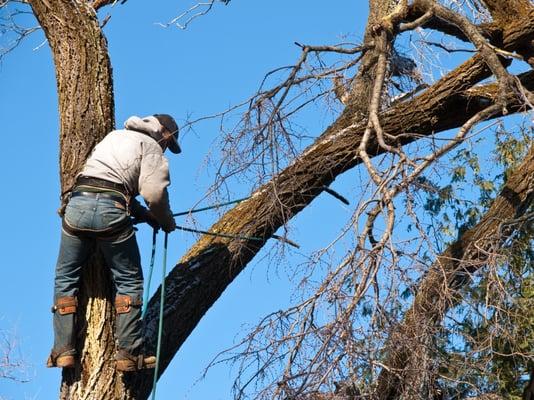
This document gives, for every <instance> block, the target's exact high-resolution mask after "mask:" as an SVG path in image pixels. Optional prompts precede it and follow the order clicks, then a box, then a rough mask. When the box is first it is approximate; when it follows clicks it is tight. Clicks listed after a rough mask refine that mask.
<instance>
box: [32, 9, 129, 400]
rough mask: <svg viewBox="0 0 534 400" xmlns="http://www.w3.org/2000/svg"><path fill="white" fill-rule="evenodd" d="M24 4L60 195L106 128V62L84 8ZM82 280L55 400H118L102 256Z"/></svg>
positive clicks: (109, 98)
mask: <svg viewBox="0 0 534 400" xmlns="http://www.w3.org/2000/svg"><path fill="white" fill-rule="evenodd" d="M30 5H31V7H32V9H33V13H34V14H35V16H36V17H37V19H38V21H39V24H40V25H41V27H42V28H43V30H44V32H45V34H46V37H47V39H48V42H49V44H50V48H51V49H52V54H53V58H54V64H55V70H56V80H57V92H58V101H59V116H60V179H61V192H62V193H64V192H65V191H67V190H68V189H70V188H71V186H72V184H73V183H74V178H75V177H76V174H77V173H78V172H79V170H80V168H81V167H82V166H83V165H84V162H85V160H86V158H87V157H88V155H89V154H90V152H91V150H92V149H93V147H94V146H95V145H96V144H97V143H98V142H99V141H100V140H101V139H102V138H103V137H104V136H105V135H106V134H107V133H108V132H110V131H111V130H112V129H113V126H114V120H115V118H114V102H113V82H112V71H111V63H110V60H109V57H108V50H107V43H106V39H105V38H104V36H103V34H102V32H101V29H100V26H99V23H98V19H97V18H96V14H95V12H94V10H93V8H91V7H90V6H89V5H88V4H86V3H85V2H81V1H62V0H46V1H45V0H31V1H30ZM83 275H84V276H83V278H82V282H83V286H82V288H81V291H80V293H79V294H78V297H79V301H80V306H79V308H78V313H77V320H78V325H79V326H78V329H79V333H78V343H77V348H78V352H79V354H80V355H81V365H78V366H77V368H76V369H75V370H74V371H72V370H64V371H63V379H62V383H61V393H60V398H61V399H82V398H84V399H87V398H94V399H120V398H125V397H126V394H125V393H126V391H125V390H124V389H123V385H122V382H121V381H120V380H119V379H118V377H117V374H116V373H115V369H114V368H113V367H112V365H111V360H112V359H113V351H114V346H115V344H114V338H113V331H112V327H113V321H114V316H113V313H112V309H111V305H110V303H109V301H108V300H107V299H109V298H110V295H111V289H112V285H111V280H110V276H109V271H108V269H107V268H106V267H105V265H104V262H103V259H102V257H100V256H99V255H98V254H97V255H95V256H94V257H93V258H92V260H90V261H89V263H88V264H87V265H86V266H84V272H83ZM109 321H112V324H110V323H109ZM120 393H123V394H121V395H118V394H120Z"/></svg>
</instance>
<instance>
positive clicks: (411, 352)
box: [376, 146, 534, 400]
mask: <svg viewBox="0 0 534 400" xmlns="http://www.w3.org/2000/svg"><path fill="white" fill-rule="evenodd" d="M533 201H534V146H532V147H531V148H530V151H529V153H528V155H527V157H526V158H525V160H524V161H523V162H522V163H521V165H520V166H519V167H518V168H516V170H515V171H513V172H512V173H511V175H510V177H509V179H508V180H507V182H506V185H505V186H504V188H503V190H502V191H501V193H500V194H499V196H498V197H497V198H496V199H495V201H494V202H493V203H492V205H491V207H490V209H489V211H488V212H487V213H486V215H484V217H483V218H482V219H481V220H480V222H479V223H478V224H477V225H476V226H474V227H473V228H471V229H469V230H467V231H466V232H465V233H464V234H463V235H462V236H461V237H460V238H459V239H458V240H457V241H456V242H454V243H453V244H452V245H450V246H449V247H448V248H447V250H446V251H445V252H444V253H443V254H442V255H440V256H439V257H438V259H437V260H436V262H435V263H434V264H433V265H432V267H430V270H429V271H428V273H427V274H426V276H425V278H424V279H423V281H422V282H421V284H420V285H419V288H418V291H417V295H416V296H415V299H414V302H413V305H412V307H411V308H410V309H409V310H408V311H407V312H406V314H405V317H404V321H403V322H402V323H401V324H399V326H397V327H396V328H395V329H394V330H393V332H392V333H391V335H390V338H389V340H388V343H387V345H386V346H385V351H386V354H387V356H386V359H385V360H384V361H382V363H383V365H385V366H386V368H384V369H382V372H381V373H380V375H379V377H378V380H377V390H376V393H377V395H376V398H377V399H380V400H392V399H396V398H401V397H402V398H403V399H424V398H425V396H423V397H417V396H414V393H413V390H414V387H416V386H417V383H418V382H419V381H420V378H421V376H422V375H424V373H425V372H426V370H425V371H422V370H421V367H425V365H424V363H423V364H422V363H421V360H424V359H426V358H427V357H428V356H429V353H433V352H434V347H433V346H432V344H431V343H432V341H433V338H434V336H435V334H436V333H437V332H438V330H439V326H440V324H441V321H442V320H443V318H444V316H445V314H446V313H447V311H448V310H449V309H450V308H451V307H452V306H454V305H455V304H457V302H458V301H459V300H460V299H461V298H462V296H461V294H460V293H459V290H461V289H462V287H464V286H465V285H466V284H467V283H469V282H470V276H471V275H472V274H473V273H474V272H476V271H477V270H478V269H480V268H481V267H483V266H484V265H486V262H487V260H488V255H489V254H492V255H495V254H498V252H499V248H500V245H501V243H502V242H503V241H504V240H506V238H507V237H508V236H510V235H511V234H513V230H510V231H508V232H507V231H506V229H503V226H505V223H506V222H507V221H509V220H511V219H514V218H517V217H519V216H521V215H522V214H523V213H524V212H525V211H526V210H527V209H528V207H529V206H530V205H531V204H532V203H533ZM401 394H402V396H401ZM427 397H428V396H427Z"/></svg>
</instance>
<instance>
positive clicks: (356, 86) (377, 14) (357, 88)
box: [348, 0, 399, 119]
mask: <svg viewBox="0 0 534 400" xmlns="http://www.w3.org/2000/svg"><path fill="white" fill-rule="evenodd" d="M398 2H399V0H370V1H369V17H368V19H367V26H366V27H365V34H364V38H363V42H364V43H366V44H369V43H372V42H373V35H374V33H373V31H374V29H375V27H376V26H377V25H378V24H379V23H380V22H381V20H382V19H383V18H385V17H386V16H388V15H389V14H390V13H391V12H392V11H393V10H394V9H395V6H396V5H397V3H398ZM378 56H379V51H378V50H377V49H374V48H373V49H370V50H368V51H366V52H365V54H364V55H363V57H362V60H361V64H360V65H361V66H360V68H359V70H358V74H357V75H356V76H355V77H354V79H353V81H352V84H351V88H350V95H349V99H348V103H350V104H352V105H353V112H354V114H355V116H356V117H358V118H361V119H363V118H365V117H366V116H367V109H368V107H369V100H370V95H371V91H372V88H373V82H374V77H375V69H376V62H377V60H378Z"/></svg>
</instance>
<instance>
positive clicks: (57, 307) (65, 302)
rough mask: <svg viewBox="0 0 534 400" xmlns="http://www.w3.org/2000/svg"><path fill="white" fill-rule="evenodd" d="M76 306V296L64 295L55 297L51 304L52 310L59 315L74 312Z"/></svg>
mask: <svg viewBox="0 0 534 400" xmlns="http://www.w3.org/2000/svg"><path fill="white" fill-rule="evenodd" d="M77 308H78V298H77V297H76V296H64V297H58V298H57V299H56V304H54V305H53V306H52V312H53V313H54V312H56V311H57V312H58V313H59V315H68V314H76V309H77Z"/></svg>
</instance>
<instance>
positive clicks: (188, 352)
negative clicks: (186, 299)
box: [0, 0, 367, 400]
mask: <svg viewBox="0 0 534 400" xmlns="http://www.w3.org/2000/svg"><path fill="white" fill-rule="evenodd" d="M189 4H192V3H191V2H186V1H172V2H171V1H162V0H159V1H151V2H146V1H145V2H141V1H129V2H127V3H126V4H125V5H122V6H117V7H115V8H113V9H110V8H106V9H104V10H103V14H106V13H108V12H111V14H112V18H111V20H110V21H109V22H108V24H107V26H106V27H105V29H104V31H105V34H106V36H107V38H108V42H109V50H110V54H111V62H112V65H113V73H114V82H115V101H116V102H115V104H116V124H117V126H121V125H122V123H123V121H124V120H125V119H126V118H127V117H128V116H130V115H132V114H136V115H147V114H151V113H158V112H159V113H162V112H163V113H170V114H172V115H174V116H175V117H176V119H177V120H178V121H179V123H180V122H183V121H184V120H185V118H186V117H187V116H188V115H189V114H193V115H195V116H199V117H200V116H203V115H207V114H211V113H214V112H218V111H221V110H224V109H225V108H226V107H227V106H228V105H230V104H234V103H236V102H239V101H240V100H242V99H245V98H247V97H248V96H249V95H251V94H252V93H253V92H254V91H255V90H256V88H257V87H258V84H259V82H260V81H261V79H262V77H263V75H264V73H266V72H267V71H270V70H272V69H273V68H276V67H278V66H282V65H289V64H292V63H294V62H295V61H296V59H297V58H298V56H299V49H298V48H297V47H296V46H295V45H294V44H293V42H295V41H298V42H300V43H305V44H334V43H337V42H340V41H343V40H344V39H342V35H344V34H350V35H352V36H351V39H352V40H353V41H357V40H358V38H360V37H361V35H362V34H363V29H364V24H365V18H366V14H367V2H365V1H358V2H356V1H350V0H337V1H330V2H326V1H319V0H292V1H284V0H271V1H245V0H232V2H231V3H230V5H229V6H226V7H224V6H222V5H218V6H217V7H215V8H214V9H213V10H212V12H211V13H210V14H209V15H207V16H204V17H202V18H200V19H197V20H196V21H195V22H194V23H193V24H192V25H191V26H190V27H189V28H188V29H187V30H186V31H181V30H179V29H177V28H173V27H170V28H168V29H163V28H161V27H159V26H157V25H156V24H155V23H156V22H166V21H168V20H170V19H171V18H173V17H174V16H176V15H178V14H179V13H180V12H182V11H183V10H185V9H186V8H187V7H188V5H189ZM42 41H43V35H42V33H41V32H38V33H36V34H34V35H32V36H31V37H29V38H28V39H27V40H25V41H24V42H23V43H22V45H21V46H20V47H18V48H17V49H16V50H15V51H13V52H12V53H11V54H9V55H8V56H7V57H6V59H5V60H4V61H3V63H2V64H1V65H0V87H1V89H0V90H1V91H0V99H1V100H0V101H1V107H0V118H1V121H2V150H3V152H2V156H1V157H0V170H1V174H2V175H1V176H2V189H1V193H2V194H3V195H2V200H3V205H2V211H3V212H2V223H3V224H2V225H3V228H2V229H1V230H0V232H1V240H0V265H1V268H2V272H3V280H2V281H3V284H2V290H1V291H0V302H1V304H2V306H1V307H0V329H8V330H11V331H13V333H14V335H15V337H16V339H17V340H18V344H19V348H20V351H21V353H22V356H23V357H24V359H25V360H26V361H27V362H28V363H29V369H28V378H29V379H30V381H29V382H28V383H25V384H19V383H11V382H8V381H5V380H0V398H2V399H4V398H5V399H16V400H18V399H36V400H41V399H54V398H57V392H58V384H59V381H60V370H58V369H46V368H45V367H44V363H45V360H46V357H47V355H48V352H49V350H50V346H51V344H52V327H51V313H50V306H51V297H52V280H53V271H54V266H55V261H56V257H57V251H58V243H59V234H60V220H59V218H58V217H57V215H56V209H57V207H58V202H59V200H58V198H59V179H58V111H57V97H56V83H55V75H54V68H53V64H52V59H51V54H50V50H49V48H48V46H47V45H46V44H45V45H44V46H42V47H40V48H39V49H38V50H36V51H34V50H33V49H34V48H35V47H37V46H38V45H39V44H41V43H42ZM301 123H302V124H303V125H304V126H306V127H307V128H308V129H309V131H310V133H311V134H319V133H320V132H321V131H322V129H323V128H324V126H325V125H326V124H327V123H328V117H326V115H319V116H317V117H316V118H313V119H308V120H304V121H301ZM196 132H197V134H196V135H194V134H189V135H186V136H185V137H183V138H182V139H181V145H182V149H183V154H182V155H180V156H178V157H170V165H171V176H172V180H173V184H172V187H171V190H170V194H171V201H172V204H173V208H174V210H176V211H180V210H184V209H188V208H189V207H190V206H191V205H193V204H195V203H196V202H197V201H198V200H199V199H201V198H202V195H203V194H204V192H205V190H206V189H207V188H208V186H209V184H210V183H211V181H210V176H209V175H207V174H205V173H204V172H203V171H204V170H203V165H204V161H205V157H206V156H207V153H208V149H209V146H210V145H211V144H212V142H213V141H214V140H216V139H217V135H218V121H211V122H206V123H203V124H201V125H199V126H197V128H196ZM342 179H348V178H346V177H344V178H342ZM336 184H339V182H336V183H335V185H336ZM335 185H334V187H335ZM234 190H235V191H236V192H241V193H248V192H249V188H247V187H246V185H244V186H242V187H239V188H234ZM349 216H350V211H349V210H348V209H345V208H343V206H342V205H341V203H339V202H337V201H336V200H333V199H332V198H330V197H328V196H322V197H321V198H319V199H318V200H316V201H315V202H314V203H313V204H312V206H311V207H310V208H309V209H307V210H306V211H305V212H303V213H302V214H301V215H299V217H298V218H297V219H296V221H295V223H293V226H295V230H294V231H293V232H292V235H293V237H294V238H297V240H298V242H299V243H300V244H301V245H302V249H301V252H302V254H304V255H306V254H309V252H311V251H312V250H314V249H317V248H320V247H321V246H322V245H325V244H327V243H328V242H329V241H330V240H331V239H333V238H334V236H335V234H336V232H337V229H338V228H339V227H340V226H341V224H342V221H345V220H346V219H347V218H348V217H349ZM324 218H328V220H329V221H331V223H330V224H328V225H327V224H324V223H323V222H322V220H323V219H324ZM215 219H216V215H215V214H210V215H206V216H203V217H202V218H201V220H200V221H201V224H202V226H203V227H205V228H207V227H209V225H210V223H211V222H213V221H214V220H215ZM336 221H337V222H339V223H337V222H336ZM181 222H182V223H185V222H184V221H181ZM179 223H180V222H179ZM149 236H150V232H149V230H148V229H147V228H141V231H140V232H139V235H138V239H139V243H140V247H141V250H142V254H143V260H144V264H145V265H144V266H145V267H146V264H148V260H149V250H150V238H149ZM194 240H195V237H194V236H193V235H191V234H188V233H180V232H178V233H174V234H173V235H172V236H171V238H170V247H171V250H170V254H169V259H170V260H171V262H172V264H174V262H176V261H177V260H178V259H179V258H180V257H181V255H182V254H183V252H184V251H185V250H186V249H187V248H188V247H189V246H190V245H191V244H192V243H194ZM260 259H261V254H260V255H259V256H258V257H257V260H260ZM303 261H304V257H303V256H302V255H299V254H294V255H293V256H291V257H290V258H288V260H287V262H288V263H289V264H293V265H297V264H298V263H301V262H303ZM157 268H158V270H157V271H156V276H155V278H154V280H155V284H154V285H153V287H154V288H155V287H156V286H157V285H158V284H159V279H160V278H159V268H160V264H159V262H158V263H157ZM287 282H288V279H287V272H286V270H285V269H283V268H280V269H276V268H271V269H268V268H267V262H266V261H265V260H263V261H255V262H253V263H252V264H251V265H250V266H249V267H248V268H247V270H246V271H245V272H244V273H243V274H242V275H241V276H240V277H239V278H238V279H237V280H236V281H235V282H234V283H233V284H232V285H231V287H230V288H229V289H228V290H227V291H226V292H225V294H224V295H223V296H222V298H221V299H220V300H219V301H218V302H217V304H216V305H215V306H214V307H213V308H212V309H211V310H210V311H209V312H208V313H207V315H206V316H205V317H204V319H203V320H202V321H201V323H200V324H199V326H198V327H197V329H196V330H195V331H194V332H193V334H192V335H191V336H190V338H189V339H188V340H187V342H186V343H185V345H184V346H183V347H182V349H181V350H180V352H179V353H178V354H177V356H176V357H175V359H174V360H173V362H172V364H171V365H170V367H169V368H168V369H167V371H166V373H165V375H164V376H163V378H162V379H161V380H160V383H159V386H158V393H159V398H160V399H171V398H172V399H192V400H199V399H221V400H222V399H230V398H231V394H230V386H231V383H232V377H233V375H232V371H231V370H230V367H229V366H225V365H222V366H219V367H217V368H215V369H214V370H213V371H212V372H211V373H209V374H208V376H207V378H206V379H204V380H201V381H198V382H197V379H198V378H199V377H200V375H201V373H202V370H203V368H204V367H205V366H206V365H207V363H208V362H209V361H210V360H211V359H212V358H213V357H214V356H215V355H216V354H217V353H218V352H219V351H221V350H223V349H225V348H228V347H230V346H231V345H232V344H233V343H234V340H235V339H236V338H237V337H239V335H240V334H242V333H243V332H244V330H245V329H246V328H244V327H243V325H244V324H249V325H252V324H254V323H255V322H257V321H258V319H259V318H260V317H261V316H263V315H265V314H267V313H268V312H270V311H273V310H276V309H278V308H280V307H283V306H284V305H285V304H287V303H288V301H289V296H290V292H291V291H290V287H289V285H288V283H287Z"/></svg>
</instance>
